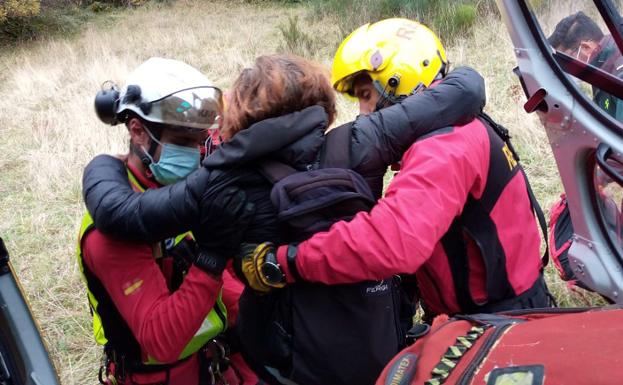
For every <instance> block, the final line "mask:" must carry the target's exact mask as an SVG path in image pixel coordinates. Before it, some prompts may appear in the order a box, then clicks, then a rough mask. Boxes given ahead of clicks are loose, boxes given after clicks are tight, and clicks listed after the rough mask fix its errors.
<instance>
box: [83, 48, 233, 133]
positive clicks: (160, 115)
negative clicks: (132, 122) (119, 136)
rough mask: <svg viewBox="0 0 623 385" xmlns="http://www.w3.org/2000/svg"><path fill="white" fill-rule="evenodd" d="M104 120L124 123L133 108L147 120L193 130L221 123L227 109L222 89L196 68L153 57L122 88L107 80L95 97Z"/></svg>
mask: <svg viewBox="0 0 623 385" xmlns="http://www.w3.org/2000/svg"><path fill="white" fill-rule="evenodd" d="M95 111H96V114H97V116H98V117H99V118H100V120H102V121H103V122H104V123H107V124H111V125H115V124H118V123H123V122H125V121H126V119H127V117H128V113H129V112H130V111H132V112H134V113H135V114H136V115H138V116H139V117H141V118H142V119H144V120H145V121H147V122H152V123H157V124H163V125H167V126H170V127H183V128H185V129H190V130H206V129H209V128H212V127H213V126H215V125H217V124H218V119H219V118H220V116H221V114H222V111H223V97H222V93H221V90H220V89H219V88H217V87H215V86H214V85H213V84H212V82H210V80H209V79H208V78H207V77H206V76H205V75H203V74H202V73H201V72H199V71H198V70H196V69H195V68H193V67H191V66H189V65H188V64H185V63H183V62H180V61H177V60H171V59H162V58H151V59H149V60H147V61H146V62H144V63H143V64H141V65H140V66H139V67H138V68H136V70H134V71H133V72H132V73H131V74H130V75H129V76H128V79H127V81H126V86H125V87H124V88H123V89H122V90H121V91H119V90H118V89H117V87H116V86H115V85H114V84H112V83H111V82H106V83H105V84H104V85H103V87H102V90H101V91H99V92H98V93H97V95H96V97H95Z"/></svg>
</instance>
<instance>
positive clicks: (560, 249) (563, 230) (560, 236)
mask: <svg viewBox="0 0 623 385" xmlns="http://www.w3.org/2000/svg"><path fill="white" fill-rule="evenodd" d="M572 236H573V224H572V223H571V215H570V214H569V206H568V205H567V196H566V195H565V194H564V193H563V194H561V195H560V200H559V201H558V202H556V203H554V205H553V206H552V208H551V209H550V212H549V237H548V243H549V249H550V250H551V251H550V253H551V256H552V260H553V261H554V266H555V267H556V270H558V275H559V276H560V279H562V280H563V281H567V282H569V285H571V286H572V285H578V286H581V287H583V285H582V283H580V282H577V279H576V276H575V273H574V272H573V269H572V268H571V265H570V264H569V256H568V254H569V248H570V247H571V243H572V239H571V237H572Z"/></svg>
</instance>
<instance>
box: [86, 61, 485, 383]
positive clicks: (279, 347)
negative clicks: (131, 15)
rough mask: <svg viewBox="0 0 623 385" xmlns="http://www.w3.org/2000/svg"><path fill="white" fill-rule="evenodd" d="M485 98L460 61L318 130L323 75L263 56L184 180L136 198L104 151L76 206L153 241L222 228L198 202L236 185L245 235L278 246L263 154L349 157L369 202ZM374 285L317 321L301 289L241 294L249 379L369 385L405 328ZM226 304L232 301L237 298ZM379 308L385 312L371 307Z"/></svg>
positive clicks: (327, 120) (283, 239) (325, 112)
mask: <svg viewBox="0 0 623 385" xmlns="http://www.w3.org/2000/svg"><path fill="white" fill-rule="evenodd" d="M484 100H485V95H484V81H483V79H482V78H481V77H480V75H478V73H476V72H475V71H473V70H471V69H469V68H459V69H456V70H454V71H452V72H450V73H449V74H448V76H447V77H446V78H445V79H444V81H443V82H441V83H440V84H438V85H437V86H436V87H434V88H428V89H426V90H424V91H422V92H420V93H418V94H416V95H412V96H409V97H407V98H405V99H403V100H402V101H400V102H399V103H397V104H395V105H393V106H391V107H387V108H384V109H382V110H379V111H376V112H374V113H372V114H370V115H367V116H359V117H357V119H356V120H355V121H353V122H350V123H347V124H344V125H342V126H339V127H336V128H333V129H332V130H331V131H330V134H328V135H327V129H328V128H329V126H330V125H331V124H332V122H333V121H334V118H335V111H336V110H335V94H334V92H333V90H332V89H331V86H330V84H329V80H328V78H327V76H326V71H325V70H324V69H323V68H322V67H320V66H318V65H317V64H313V63H311V62H309V61H307V60H305V59H302V58H299V57H296V56H291V55H268V56H261V57H259V58H258V59H257V60H256V62H255V64H254V66H253V67H251V68H249V69H245V70H244V71H243V72H242V73H241V74H240V76H239V77H238V79H237V80H236V81H235V83H234V85H233V86H232V89H231V90H230V96H229V99H228V111H227V114H226V116H225V118H224V121H223V125H222V127H221V135H222V137H223V139H224V140H225V141H224V143H223V144H221V145H220V146H219V148H218V149H217V150H216V151H215V152H214V153H212V154H211V155H209V156H208V157H206V158H205V159H204V161H203V166H204V167H202V168H200V169H199V170H197V171H196V172H194V173H193V174H191V175H190V176H189V177H188V178H187V179H186V180H184V181H183V182H179V183H177V184H174V185H170V186H165V187H163V188H160V189H157V190H153V191H149V193H148V194H147V193H145V194H137V193H134V192H133V191H132V190H131V189H130V188H129V186H128V185H127V178H125V177H124V173H125V170H124V168H123V164H122V163H121V162H120V161H119V160H117V159H116V158H113V157H110V156H106V155H101V156H99V157H97V158H95V159H94V160H93V161H92V162H91V163H90V164H89V165H88V166H87V167H86V169H85V173H84V185H83V192H84V197H85V202H86V205H87V208H88V209H89V211H90V213H91V215H92V217H93V219H94V222H95V225H96V226H97V228H98V229H99V230H100V231H102V232H105V233H110V234H113V235H115V236H118V237H123V238H133V239H143V240H161V239H164V238H167V237H170V236H173V235H175V234H179V233H180V232H182V231H186V230H188V229H189V228H190V227H191V226H192V225H193V224H195V225H196V224H200V225H203V226H206V227H208V229H209V228H210V226H219V224H217V223H205V222H204V221H203V220H202V218H203V217H204V216H205V215H204V213H203V212H202V207H203V206H204V203H205V202H206V201H209V200H210V199H211V197H213V196H214V193H215V192H216V191H220V190H221V189H222V188H224V187H225V186H231V185H234V186H237V187H239V188H241V189H243V190H244V191H245V193H246V195H247V197H248V200H249V201H251V202H252V203H253V204H254V205H255V217H254V219H253V220H252V221H251V223H250V225H249V227H248V229H247V230H246V231H245V233H244V236H243V241H244V242H248V243H258V242H263V241H266V240H271V241H272V242H274V243H276V244H283V243H287V242H288V241H292V239H291V238H290V236H291V234H289V233H286V232H284V231H282V230H283V229H282V228H280V226H279V222H278V218H277V211H276V208H275V206H274V205H273V202H272V201H271V197H270V193H271V189H272V187H273V185H272V183H271V182H270V181H269V180H268V179H267V178H266V176H265V174H264V173H263V172H262V167H259V166H261V165H262V164H265V163H266V162H268V161H272V162H278V163H280V164H285V165H287V166H288V167H290V168H292V169H294V170H297V171H307V170H317V169H319V168H321V167H322V165H323V160H324V159H326V157H331V156H333V155H335V154H333V153H332V152H336V151H337V152H340V153H341V155H343V154H346V155H347V159H348V164H349V168H350V169H352V170H354V171H356V172H357V173H359V174H360V175H361V176H363V178H365V180H366V182H367V184H368V185H369V187H370V190H371V194H372V195H373V196H374V198H376V199H378V198H379V197H380V196H381V192H382V186H383V175H384V174H385V172H386V170H387V167H388V165H390V164H392V163H395V162H398V161H400V159H401V157H402V154H403V153H404V151H406V149H408V148H409V146H410V145H411V144H412V143H413V142H414V141H415V140H417V139H418V138H419V137H420V136H422V135H424V134H427V133H429V132H431V131H433V130H436V129H439V128H442V127H446V126H449V125H454V124H461V123H464V122H468V121H470V120H471V119H473V118H474V116H475V115H476V114H478V113H479V112H480V111H481V109H482V107H483V106H484ZM344 134H346V135H347V136H344ZM332 135H336V136H337V135H340V136H342V137H346V138H347V141H346V142H345V143H346V144H345V145H344V147H345V148H336V146H333V145H331V146H328V145H327V143H328V142H329V140H328V139H327V138H329V137H331V136H332ZM154 218H157V219H158V220H157V221H155V220H154ZM198 242H199V243H201V240H198ZM383 282H384V281H382V282H381V283H379V282H375V283H374V284H375V286H374V287H372V288H368V287H359V288H358V289H356V290H355V289H353V290H351V293H350V294H349V296H348V299H347V300H345V298H346V297H341V298H337V296H336V298H324V299H322V301H331V300H335V301H338V302H339V301H342V302H340V303H339V304H334V305H335V306H334V307H327V309H334V308H338V307H339V306H341V307H342V308H345V309H346V310H350V313H348V311H346V312H342V313H340V314H351V317H350V318H349V319H339V320H337V319H335V318H331V310H327V311H326V312H324V313H321V314H316V318H317V319H319V320H320V321H318V322H306V321H308V320H306V319H305V317H300V314H301V313H299V312H298V310H301V307H300V306H303V307H304V306H307V304H308V303H307V302H306V301H299V302H297V304H296V305H294V302H295V301H296V300H297V298H298V296H299V293H298V292H297V291H296V290H298V289H288V290H287V291H274V292H273V293H271V294H269V295H260V294H257V293H255V292H252V291H251V290H246V291H245V292H244V294H243V295H242V297H241V299H240V313H239V315H238V324H237V326H236V329H238V332H237V333H236V334H235V335H234V336H233V337H234V339H236V338H237V339H239V345H240V347H239V348H240V349H241V350H242V351H243V353H244V354H245V357H246V358H247V359H248V360H249V362H250V364H251V365H252V366H253V367H254V369H255V370H256V371H257V372H258V374H259V375H260V376H261V377H263V378H264V379H265V380H266V381H269V382H270V383H277V384H278V383H284V384H293V383H294V384H306V385H311V384H353V383H356V384H371V383H373V382H374V380H375V379H376V376H377V375H378V374H379V373H380V371H381V370H382V368H383V366H384V365H385V364H386V363H387V362H388V361H389V359H390V358H391V357H392V356H393V355H394V354H395V353H396V352H397V351H398V350H399V349H400V347H401V344H402V343H403V337H404V334H405V330H403V328H402V327H401V325H400V322H398V321H399V320H398V314H397V313H398V312H399V310H400V309H399V308H398V307H399V305H398V304H397V303H396V302H395V298H394V294H395V291H394V289H395V286H394V285H393V284H392V282H391V281H388V283H387V284H384V283H383ZM226 285H227V283H226ZM366 285H368V286H370V283H366ZM360 289H362V290H360ZM368 289H369V290H368ZM300 290H301V291H302V290H305V289H304V288H301V289H300ZM314 290H317V288H314V289H313V290H311V291H312V295H313V292H314ZM369 294H371V295H369ZM357 295H358V296H359V298H357V297H356V296H357ZM306 298H307V297H306ZM299 299H300V298H299ZM225 300H227V299H225ZM229 300H230V301H235V300H237V298H235V295H234V296H233V298H229ZM327 303H328V302H322V303H320V307H318V306H316V307H315V309H322V306H323V304H327ZM309 305H319V304H309ZM297 306H298V307H297ZM357 306H360V307H357ZM361 306H363V307H361ZM381 308H382V309H384V310H383V311H377V310H378V309H381ZM370 309H372V310H371V311H370ZM375 309H376V310H375ZM388 309H390V311H388ZM303 310H309V309H303ZM307 313H309V312H307ZM410 315H411V314H408V315H407V318H409V316H410ZM228 318H230V319H231V317H228ZM323 321H324V322H323ZM267 370H268V371H269V372H270V374H269V373H268V372H267Z"/></svg>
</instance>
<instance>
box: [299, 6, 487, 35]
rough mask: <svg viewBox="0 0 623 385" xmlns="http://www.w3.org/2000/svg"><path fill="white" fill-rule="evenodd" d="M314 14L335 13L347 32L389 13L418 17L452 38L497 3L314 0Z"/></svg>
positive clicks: (341, 28) (469, 28) (440, 33)
mask: <svg viewBox="0 0 623 385" xmlns="http://www.w3.org/2000/svg"><path fill="white" fill-rule="evenodd" d="M309 5H310V7H311V10H312V14H314V15H317V16H319V17H327V16H329V17H334V18H335V19H336V21H337V23H338V26H339V28H340V31H341V32H342V35H344V36H346V35H347V34H348V33H350V32H351V31H353V30H354V29H355V28H357V27H359V26H360V25H363V24H365V23H369V22H374V21H378V20H382V19H385V18H388V17H406V18H409V19H413V20H418V21H420V22H422V23H424V24H426V25H428V26H429V27H430V28H431V29H433V30H434V31H435V32H437V34H438V35H439V36H440V37H441V39H442V40H444V41H448V40H450V39H452V38H454V37H456V36H457V35H460V34H463V33H467V32H469V31H470V30H471V27H472V26H473V25H474V22H475V21H476V18H477V16H478V15H485V14H488V13H489V12H491V11H492V10H493V9H494V8H495V7H494V5H493V1H491V0H461V1H456V0H311V1H310V2H309Z"/></svg>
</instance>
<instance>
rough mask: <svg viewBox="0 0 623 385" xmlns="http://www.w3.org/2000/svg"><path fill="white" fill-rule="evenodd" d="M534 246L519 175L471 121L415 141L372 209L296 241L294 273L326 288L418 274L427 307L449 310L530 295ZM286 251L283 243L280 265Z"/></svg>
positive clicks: (491, 136) (490, 135)
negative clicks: (309, 237)
mask: <svg viewBox="0 0 623 385" xmlns="http://www.w3.org/2000/svg"><path fill="white" fill-rule="evenodd" d="M539 245H540V237H539V232H538V227H537V225H536V220H535V217H534V215H533V212H532V207H531V203H530V198H529V196H528V193H527V187H526V180H525V176H524V174H523V170H522V169H521V167H520V166H519V165H518V164H517V162H516V161H515V160H514V159H513V158H512V155H511V153H510V151H509V149H508V146H506V144H505V143H504V142H503V141H502V140H501V139H500V138H499V137H498V135H497V134H496V133H495V132H494V131H493V130H492V129H491V128H488V126H486V125H485V124H484V123H482V122H481V121H480V120H474V121H472V122H471V123H469V124H467V125H465V126H460V127H449V128H447V129H442V130H439V131H437V132H435V134H434V135H432V136H430V137H427V138H425V139H422V140H420V141H418V142H416V143H415V144H413V145H412V146H411V148H410V149H409V150H408V151H407V152H406V153H405V155H404V157H403V158H402V170H401V172H400V173H399V174H398V175H397V176H396V177H395V178H394V179H393V180H392V182H391V184H390V185H389V187H388V189H387V192H386V194H385V197H384V198H383V199H381V200H379V202H378V203H377V205H376V206H375V207H374V208H373V209H372V211H371V212H370V213H365V212H362V213H359V214H357V216H356V217H355V218H354V219H353V220H352V221H351V222H349V223H346V222H339V223H337V224H335V225H333V226H332V227H331V229H330V230H329V231H328V232H323V233H318V234H316V235H314V236H313V237H312V238H311V239H309V240H307V241H306V242H303V243H301V244H300V245H299V246H298V250H297V258H296V267H297V270H298V273H299V274H300V276H301V277H302V278H303V279H304V280H307V281H312V282H323V283H326V284H339V283H350V282H357V281H363V280H371V279H382V278H384V277H387V276H388V275H391V274H399V273H407V274H411V273H414V274H415V275H416V276H417V278H418V282H419V286H420V291H421V296H422V299H423V301H424V303H425V305H426V308H427V310H429V311H430V312H431V313H433V314H441V313H449V314H453V313H457V312H466V311H468V312H469V311H470V310H473V309H465V307H466V306H467V307H472V308H473V306H479V305H483V304H487V303H493V302H498V301H500V300H504V299H508V298H513V297H515V296H517V295H520V294H522V293H524V292H526V291H527V290H528V289H530V288H531V287H532V286H533V284H535V282H536V280H537V278H538V277H539V273H540V270H541V267H542V264H541V259H540V255H539ZM285 254H286V247H281V248H280V249H279V251H278V259H279V261H280V264H281V266H287V261H286V259H287V258H286V255H285ZM485 254H486V255H487V257H486V258H485V257H483V255H485ZM288 278H289V279H290V277H288ZM460 288H464V289H461V290H459V289H460ZM466 292H467V293H466ZM466 304H467V305H466ZM470 304H471V306H470Z"/></svg>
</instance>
